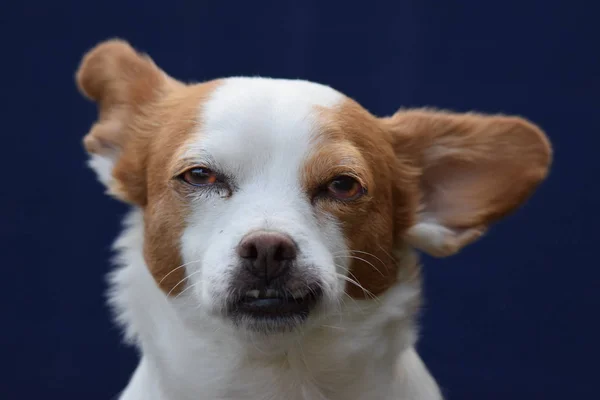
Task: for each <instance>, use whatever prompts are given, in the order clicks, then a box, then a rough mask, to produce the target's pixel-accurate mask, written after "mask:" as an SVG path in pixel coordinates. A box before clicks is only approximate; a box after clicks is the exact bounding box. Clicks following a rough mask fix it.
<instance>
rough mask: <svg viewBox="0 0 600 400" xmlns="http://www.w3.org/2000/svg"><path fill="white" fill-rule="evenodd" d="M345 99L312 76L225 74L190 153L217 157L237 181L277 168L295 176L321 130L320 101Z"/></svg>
mask: <svg viewBox="0 0 600 400" xmlns="http://www.w3.org/2000/svg"><path fill="white" fill-rule="evenodd" d="M343 99H344V96H343V95H342V94H341V93H339V92H337V91H335V90H333V89H331V88H329V87H327V86H323V85H319V84H316V83H312V82H307V81H300V80H282V79H267V78H229V79H226V80H224V83H223V84H222V85H221V86H219V87H218V88H217V89H216V90H215V92H214V93H213V94H212V95H211V97H210V99H209V100H208V101H207V102H206V103H204V104H203V105H202V109H201V110H200V114H201V116H202V121H201V132H199V133H198V134H197V136H196V137H195V138H194V140H193V143H192V146H191V148H189V149H188V151H187V154H186V155H187V156H189V157H197V158H200V160H201V161H209V162H212V163H214V164H215V165H214V166H215V167H216V168H218V169H219V170H221V171H222V172H224V173H227V174H231V175H232V176H233V177H234V178H235V179H236V181H238V182H244V181H245V180H247V179H251V178H252V177H255V176H256V174H257V173H259V174H261V176H262V177H263V178H268V176H265V175H262V174H267V175H270V174H271V173H272V172H274V171H278V173H277V175H278V177H279V178H287V179H293V176H290V175H289V173H293V174H295V173H296V172H297V171H298V168H299V167H300V164H301V162H302V160H303V159H304V157H306V155H307V153H308V152H309V151H310V148H309V146H310V143H311V137H312V136H313V135H314V134H315V133H317V132H318V130H319V126H318V118H317V110H316V109H315V107H316V106H322V107H333V106H335V105H336V104H338V103H340V102H341V101H342V100H343ZM202 157H208V160H202ZM280 174H285V177H284V176H282V175H280Z"/></svg>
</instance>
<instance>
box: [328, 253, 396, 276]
mask: <svg viewBox="0 0 600 400" xmlns="http://www.w3.org/2000/svg"><path fill="white" fill-rule="evenodd" d="M333 258H334V259H335V258H353V259H355V260H360V261H363V262H365V263H367V264H369V265H370V266H371V267H373V269H374V270H375V271H377V272H379V274H380V275H381V276H382V277H384V278H385V275H384V274H383V272H381V270H380V269H379V268H377V267H376V266H375V265H373V263H371V262H369V261H367V260H365V259H364V258H360V257H357V256H351V255H345V256H334V257H333ZM379 261H381V260H379ZM381 262H382V263H383V261H381ZM384 265H385V264H384Z"/></svg>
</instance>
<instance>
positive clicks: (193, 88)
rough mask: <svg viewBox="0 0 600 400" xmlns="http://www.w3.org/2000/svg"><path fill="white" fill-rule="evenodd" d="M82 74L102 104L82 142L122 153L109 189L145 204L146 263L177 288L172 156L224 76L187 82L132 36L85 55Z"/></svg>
mask: <svg viewBox="0 0 600 400" xmlns="http://www.w3.org/2000/svg"><path fill="white" fill-rule="evenodd" d="M77 82H78V84H79V87H80V88H81V90H82V91H83V92H84V93H85V94H86V95H87V96H88V97H90V98H91V99H92V100H95V101H97V102H98V103H99V108H100V118H99V121H98V122H97V123H96V124H95V125H94V126H93V127H92V130H91V131H90V133H89V134H88V135H87V136H86V137H85V139H84V143H85V146H86V148H87V150H88V151H89V152H90V153H98V154H107V153H109V154H110V153H113V154H114V157H117V162H116V164H115V167H114V170H113V177H114V182H113V183H112V185H111V188H110V191H111V193H113V194H114V195H115V196H116V197H117V198H119V199H121V200H123V201H126V202H128V203H132V204H135V205H137V206H140V207H142V208H143V210H144V225H145V232H144V234H145V240H144V257H145V260H146V263H147V264H148V268H149V269H150V272H151V273H152V275H153V277H154V278H155V280H156V282H157V284H159V286H160V288H161V289H162V290H163V291H165V292H167V293H173V294H176V293H178V292H179V291H181V290H182V289H183V288H184V287H185V285H184V284H183V283H181V281H182V280H183V279H184V277H185V276H184V269H183V268H179V269H176V268H177V267H178V266H180V265H181V264H182V261H181V255H180V250H179V242H180V238H181V234H182V232H183V228H184V226H183V224H184V220H185V216H186V213H187V205H186V202H185V201H184V199H183V198H182V196H180V195H179V194H178V192H177V190H174V189H173V187H172V186H173V184H172V178H173V176H174V175H175V174H176V173H177V172H178V171H176V170H175V168H176V166H175V162H176V161H177V155H178V151H179V150H180V149H181V148H182V147H183V145H184V143H185V142H186V141H187V140H189V138H190V135H191V133H193V132H194V131H196V130H197V129H198V127H199V126H200V123H201V121H199V117H198V111H199V105H200V104H201V103H202V102H203V101H205V100H206V99H207V98H208V96H209V94H210V93H211V92H212V91H213V90H214V89H215V87H216V86H217V85H218V84H219V81H213V82H209V83H205V84H200V85H190V86H187V85H184V84H182V83H179V82H177V81H175V80H174V79H172V78H170V77H168V76H167V75H166V74H165V73H164V72H162V71H161V70H160V69H159V68H158V67H156V66H155V65H154V63H153V62H152V61H151V60H150V59H149V58H148V57H146V56H142V55H140V54H138V53H136V52H135V50H133V49H132V48H131V47H130V46H129V45H128V44H126V43H124V42H121V41H109V42H105V43H102V44H100V45H99V46H98V47H96V48H95V49H93V50H91V51H90V52H89V53H88V54H87V55H86V56H85V57H84V59H83V62H82V64H81V66H80V68H79V71H78V72H77ZM171 272H172V273H171Z"/></svg>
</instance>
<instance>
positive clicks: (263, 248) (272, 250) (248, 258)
mask: <svg viewBox="0 0 600 400" xmlns="http://www.w3.org/2000/svg"><path fill="white" fill-rule="evenodd" d="M237 251H238V254H239V256H240V257H241V258H242V259H244V260H245V262H244V265H245V267H246V268H248V270H249V271H250V272H251V273H252V274H253V275H256V276H257V277H261V278H263V277H264V278H265V279H266V280H267V281H268V280H270V279H274V278H276V277H278V276H280V275H282V274H283V273H285V272H286V271H287V270H289V268H290V267H291V264H292V263H291V261H293V260H294V259H295V258H296V255H297V252H298V250H297V248H296V244H295V243H294V241H293V240H292V238H290V237H289V236H287V235H284V234H281V233H277V232H266V231H258V232H253V233H250V234H248V235H247V236H246V237H244V239H242V241H241V242H240V244H239V245H238V250H237Z"/></svg>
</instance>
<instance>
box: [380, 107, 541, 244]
mask: <svg viewBox="0 0 600 400" xmlns="http://www.w3.org/2000/svg"><path fill="white" fill-rule="evenodd" d="M382 122H383V123H384V125H385V126H387V129H388V130H389V131H390V132H392V134H393V136H394V149H395V152H396V154H398V155H399V156H402V157H407V156H412V157H413V158H414V160H415V164H416V165H417V166H418V167H419V169H420V171H421V178H420V191H421V201H420V203H421V210H420V218H419V222H423V223H425V224H426V225H423V226H420V227H418V229H416V230H415V233H419V235H417V236H419V238H417V241H419V242H420V244H425V246H421V247H428V246H429V247H430V248H429V250H432V251H430V253H436V252H439V254H441V255H449V254H452V253H454V252H456V251H458V249H459V248H460V247H461V246H462V245H463V244H461V243H462V242H464V244H468V243H470V242H471V241H472V240H463V241H462V242H461V240H458V239H460V238H461V237H466V238H471V237H473V238H476V237H478V236H479V235H480V233H481V232H483V231H484V230H485V228H486V227H487V226H489V225H490V224H492V223H494V222H496V221H498V220H499V219H500V218H502V217H504V216H505V215H507V214H509V213H511V212H513V211H514V210H516V209H517V208H518V207H519V206H520V205H521V204H523V203H524V202H525V201H526V200H527V199H528V198H529V197H530V196H531V195H532V193H533V192H534V191H535V189H536V188H537V186H538V185H539V184H540V183H541V182H542V181H543V180H544V179H545V177H546V175H547V174H548V170H549V166H550V163H551V159H552V150H551V147H550V143H549V141H548V139H547V138H546V136H545V135H544V133H543V132H542V131H541V130H540V129H539V128H538V127H537V126H535V125H533V124H532V123H530V122H528V121H526V120H524V119H522V118H518V117H509V116H502V115H491V116H490V115H482V114H476V113H467V114H455V113H449V112H440V111H433V110H407V111H399V112H398V113H396V114H395V115H394V116H393V117H391V118H386V119H383V121H382ZM436 226H437V227H439V228H436ZM442 227H443V228H442ZM465 230H475V231H477V232H479V235H475V231H474V232H468V231H465ZM424 233H427V235H429V236H430V237H431V238H432V241H433V242H435V243H433V242H431V243H428V244H427V243H424V242H423V240H424V237H420V236H423V235H422V234H424ZM448 234H450V235H451V236H448ZM415 237H416V236H415ZM446 239H447V240H446ZM473 240H474V239H473Z"/></svg>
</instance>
